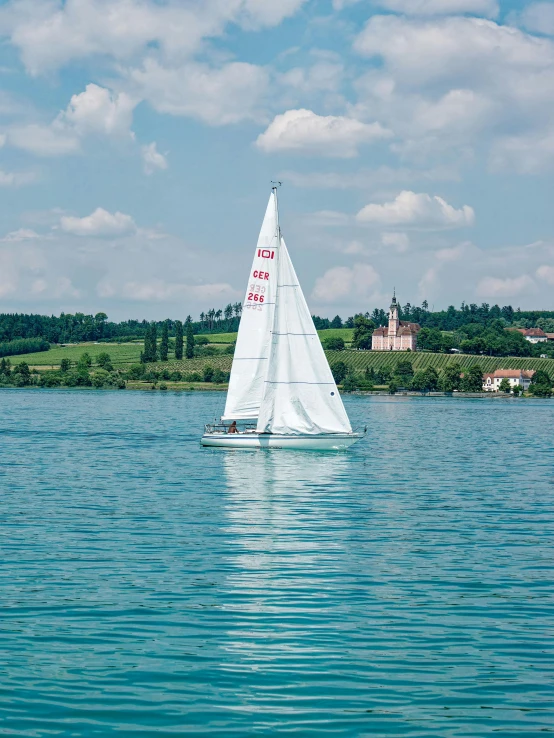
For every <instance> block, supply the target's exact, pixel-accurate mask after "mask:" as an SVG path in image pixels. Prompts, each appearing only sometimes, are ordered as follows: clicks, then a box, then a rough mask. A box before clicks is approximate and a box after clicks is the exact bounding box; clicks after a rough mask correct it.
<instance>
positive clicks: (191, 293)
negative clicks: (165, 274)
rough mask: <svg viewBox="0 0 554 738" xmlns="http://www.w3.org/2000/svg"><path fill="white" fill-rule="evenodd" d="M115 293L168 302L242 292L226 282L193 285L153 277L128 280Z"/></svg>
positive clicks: (137, 298)
mask: <svg viewBox="0 0 554 738" xmlns="http://www.w3.org/2000/svg"><path fill="white" fill-rule="evenodd" d="M113 294H119V295H120V296H121V297H122V298H124V299H126V300H133V301H135V300H136V301H139V302H167V301H170V300H174V299H176V298H179V297H183V298H184V297H187V298H192V299H195V300H206V299H211V300H225V299H227V300H229V299H232V298H236V297H238V296H239V294H240V293H239V292H237V291H236V290H235V289H233V288H232V287H231V285H229V284H227V283H225V282H222V283H214V284H197V285H191V284H186V283H183V282H168V281H166V280H163V279H153V280H149V281H146V282H126V283H124V284H123V285H122V286H121V288H120V289H119V290H118V289H117V288H113V292H112V295H113Z"/></svg>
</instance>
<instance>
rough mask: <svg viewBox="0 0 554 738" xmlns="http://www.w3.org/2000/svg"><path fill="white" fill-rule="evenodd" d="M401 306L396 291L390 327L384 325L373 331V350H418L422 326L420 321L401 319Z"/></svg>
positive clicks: (390, 315)
mask: <svg viewBox="0 0 554 738" xmlns="http://www.w3.org/2000/svg"><path fill="white" fill-rule="evenodd" d="M399 308H400V305H399V304H398V302H397V300H396V293H395V295H394V297H393V298H392V302H391V306H390V310H389V327H388V328H386V327H385V326H382V327H381V328H376V329H375V331H374V332H373V336H372V338H371V348H372V350H373V351H408V350H409V351H417V334H418V333H419V331H420V330H421V326H420V325H419V323H408V322H406V321H405V320H399V318H398V316H399Z"/></svg>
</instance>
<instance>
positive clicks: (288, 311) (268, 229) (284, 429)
mask: <svg viewBox="0 0 554 738" xmlns="http://www.w3.org/2000/svg"><path fill="white" fill-rule="evenodd" d="M364 432H365V431H364ZM363 435H364V433H356V432H353V431H352V426H351V425H350V421H349V419H348V415H347V414H346V410H345V409H344V405H343V403H342V399H341V397H340V394H339V391H338V389H337V385H336V383H335V380H334V379H333V375H332V373H331V368H330V367H329V363H328V361H327V357H326V356H325V352H324V351H323V347H322V345H321V342H320V340H319V336H318V334H317V331H316V329H315V326H314V322H313V320H312V317H311V315H310V311H309V309H308V305H307V304H306V300H305V298H304V295H303V293H302V288H301V287H300V284H299V282H298V278H297V276H296V272H295V271H294V267H293V265H292V262H291V259H290V256H289V252H288V250H287V247H286V245H285V239H284V238H283V235H282V233H281V229H280V227H279V208H278V200H277V187H272V189H271V195H270V197H269V202H268V205H267V209H266V213H265V217H264V221H263V224H262V228H261V231H260V235H259V238H258V243H257V246H256V251H255V253H254V261H253V263H252V269H251V270H250V276H249V279H248V287H247V290H246V295H245V300H244V303H243V309H242V317H241V321H240V327H239V332H238V336H237V342H236V348H235V355H234V358H233V366H232V370H231V377H230V380H229V389H228V392H227V400H226V404H225V411H224V414H223V416H222V417H221V421H220V422H215V423H213V424H208V425H206V428H205V432H204V435H203V436H202V441H201V442H202V445H203V446H216V447H222V448H235V449H239V448H247V449H250V448H282V449H306V450H318V451H324V450H343V449H346V448H348V447H349V446H351V445H352V444H353V443H355V442H356V441H358V440H359V439H360V438H362V437H363Z"/></svg>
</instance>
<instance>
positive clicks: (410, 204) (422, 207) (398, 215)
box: [356, 190, 475, 228]
mask: <svg viewBox="0 0 554 738" xmlns="http://www.w3.org/2000/svg"><path fill="white" fill-rule="evenodd" d="M356 219H357V220H358V222H360V223H374V224H377V225H382V226H398V225H402V226H405V227H416V228H417V227H421V228H461V227H464V226H470V225H473V223H474V221H475V213H474V211H473V208H471V207H470V206H469V205H464V206H463V207H462V208H461V209H459V210H457V209H456V208H454V207H453V206H452V205H449V204H448V203H447V202H446V200H443V199H442V197H438V196H437V195H433V196H432V195H428V194H426V193H415V192H410V191H409V190H404V191H403V192H401V193H400V194H399V195H397V197H396V198H395V199H394V200H393V201H392V202H386V203H384V204H382V205H380V204H377V203H370V204H369V205H366V206H365V207H364V208H362V209H361V210H360V212H359V213H358V215H357V216H356Z"/></svg>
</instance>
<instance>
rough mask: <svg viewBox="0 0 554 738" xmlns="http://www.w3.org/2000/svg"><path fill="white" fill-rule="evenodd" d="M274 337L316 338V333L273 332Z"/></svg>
mask: <svg viewBox="0 0 554 738" xmlns="http://www.w3.org/2000/svg"><path fill="white" fill-rule="evenodd" d="M273 335H274V336H317V333H277V331H274V332H273Z"/></svg>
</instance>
